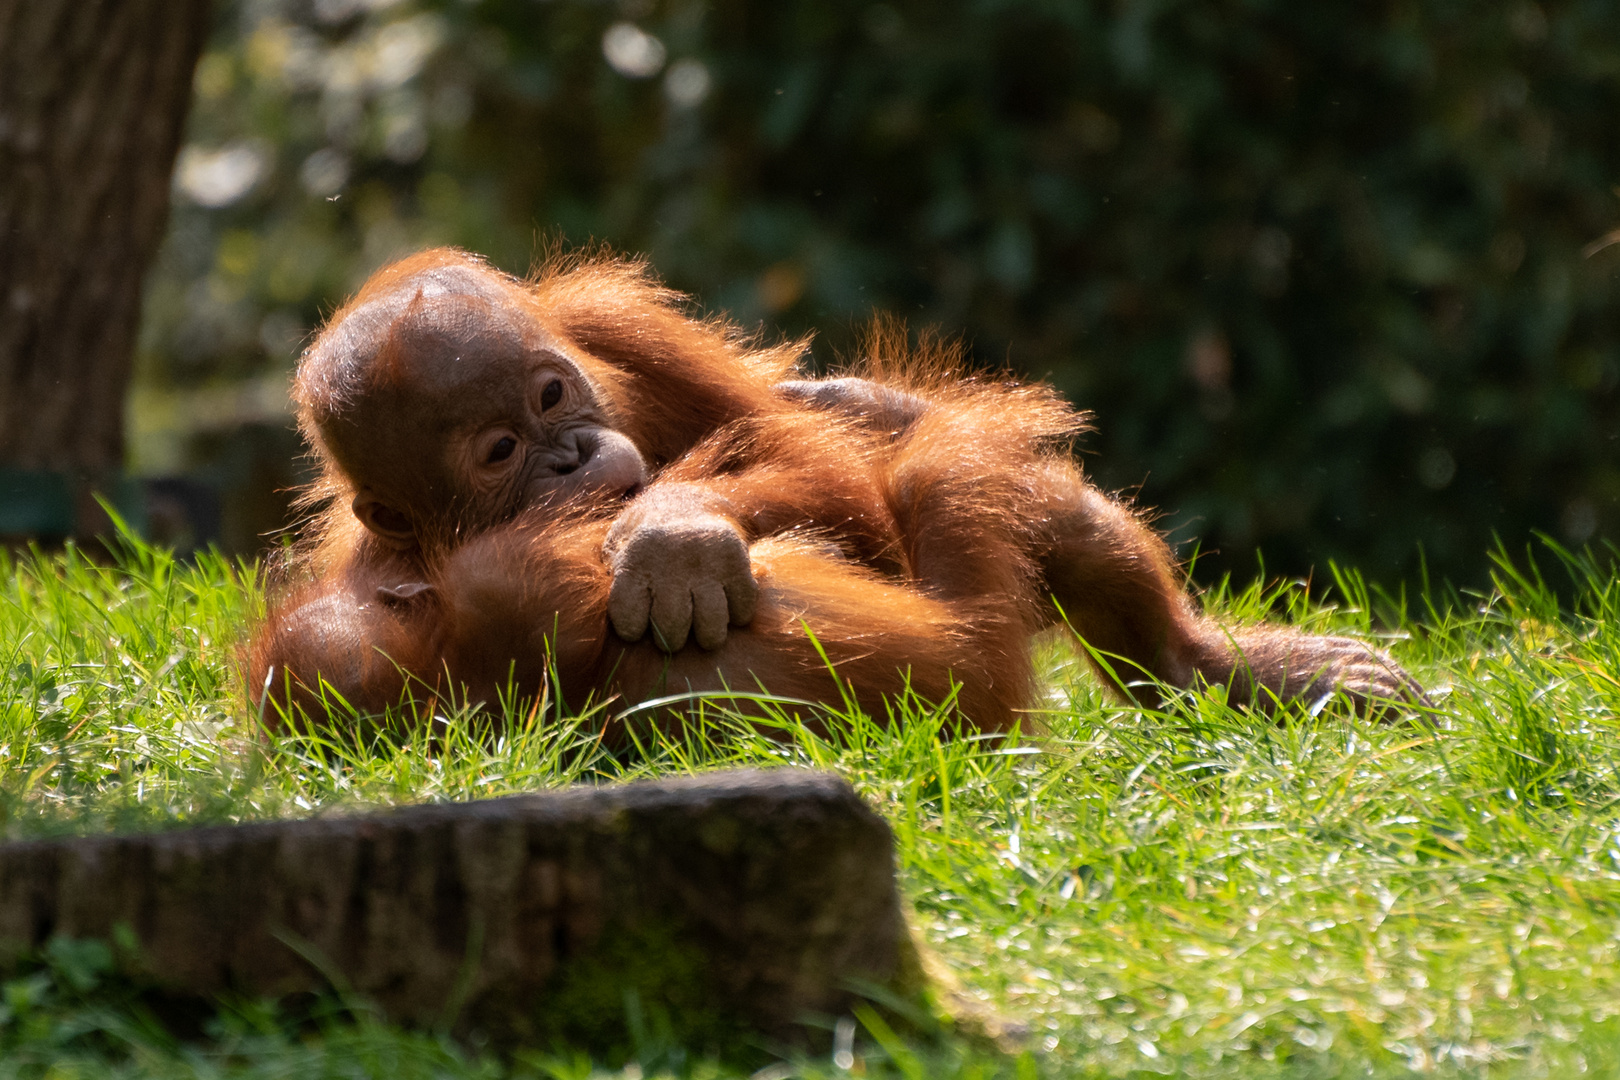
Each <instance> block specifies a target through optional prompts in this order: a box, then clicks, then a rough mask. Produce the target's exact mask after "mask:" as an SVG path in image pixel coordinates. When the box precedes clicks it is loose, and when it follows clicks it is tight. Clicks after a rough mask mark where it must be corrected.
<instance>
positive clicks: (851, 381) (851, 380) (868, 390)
mask: <svg viewBox="0 0 1620 1080" xmlns="http://www.w3.org/2000/svg"><path fill="white" fill-rule="evenodd" d="M776 390H777V392H778V393H779V394H781V395H782V396H783V397H785V398H790V399H792V400H794V401H798V402H802V403H803V404H805V405H808V406H810V407H811V408H813V409H820V410H822V411H823V412H836V413H842V414H843V415H844V416H845V417H846V418H848V419H852V420H859V421H861V422H862V423H864V424H865V425H866V426H868V427H871V428H873V429H876V430H878V431H902V430H904V429H905V428H907V427H909V426H910V425H911V424H912V423H914V422H915V421H916V420H917V418H918V417H920V416H921V415H922V414H923V412H924V411H925V410H927V408H928V403H927V402H926V401H924V400H923V399H922V398H920V397H918V396H917V395H916V394H910V393H907V392H906V391H904V390H896V389H895V388H894V387H892V386H884V385H883V384H882V383H875V382H873V381H872V380H870V379H861V378H857V377H855V376H844V377H843V378H838V379H793V380H790V381H788V382H782V383H777V384H776Z"/></svg>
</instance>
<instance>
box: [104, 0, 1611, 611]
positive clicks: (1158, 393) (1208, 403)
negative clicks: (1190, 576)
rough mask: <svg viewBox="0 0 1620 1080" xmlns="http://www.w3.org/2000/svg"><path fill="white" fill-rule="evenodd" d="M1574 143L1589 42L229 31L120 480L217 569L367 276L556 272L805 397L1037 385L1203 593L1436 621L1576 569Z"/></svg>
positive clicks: (670, 29) (1602, 188) (1583, 432)
mask: <svg viewBox="0 0 1620 1080" xmlns="http://www.w3.org/2000/svg"><path fill="white" fill-rule="evenodd" d="M1616 117H1620V17H1617V16H1616V14H1615V12H1614V9H1613V7H1612V5H1611V4H1610V3H1608V2H1607V0H1567V2H1562V3H1548V4H1544V5H1537V4H1534V3H1522V4H1512V3H1508V4H1494V5H1479V4H1469V3H1462V2H1460V0H1385V2H1365V0H1321V2H1316V3H1310V4H1301V3H1297V2H1282V0H1115V2H1106V0H938V2H929V3H922V2H916V3H880V4H868V3H854V2H843V0H772V2H770V3H765V2H761V0H754V2H749V0H713V2H710V3H699V2H695V0H694V2H687V0H663V2H629V0H627V2H623V3H603V2H591V0H228V2H225V3H223V4H222V6H221V8H220V14H219V22H218V28H217V32H216V34H215V37H214V40H213V42H212V45H211V47H210V49H209V50H208V52H207V54H206V55H205V57H204V59H203V61H202V63H201V65H200V67H199V70H198V73H197V80H196V101H195V105H194V111H193V115H192V118H191V122H190V129H189V136H188V145H187V147H186V149H185V151H184V152H183V153H182V157H181V161H180V163H179V166H178V168H177V171H176V190H177V202H176V209H175V213H174V218H173V221H172V224H171V231H170V236H169V238H168V240H167V243H166V245H165V248H164V251H163V253H162V255H161V257H160V263H159V266H158V267H157V269H156V271H155V272H154V274H153V276H152V278H151V279H150V285H149V292H148V299H147V307H146V317H145V322H144V331H143V340H142V347H141V356H140V361H139V372H140V374H139V381H138V386H137V390H136V393H135V394H134V396H133V399H132V405H131V420H132V427H133V443H132V445H133V457H134V461H133V466H134V468H135V469H136V470H137V471H141V472H146V473H148V474H154V473H173V472H188V471H189V472H193V473H195V472H202V473H205V474H208V475H212V476H215V477H217V478H218V479H219V482H220V483H221V484H223V485H225V486H227V487H230V488H231V489H232V490H233V491H236V492H238V493H241V492H248V493H249V494H248V495H246V496H243V495H240V494H238V496H236V497H235V498H236V502H235V503H232V505H233V506H236V507H237V509H236V510H235V511H233V512H234V513H235V517H234V518H233V519H232V520H234V521H236V522H237V532H236V533H235V534H232V535H234V536H236V537H237V539H236V541H235V542H236V543H237V544H238V546H240V545H243V544H247V543H251V542H252V534H253V532H255V531H259V530H260V529H262V528H264V527H269V525H273V524H275V523H276V522H277V521H278V520H279V515H280V514H281V513H282V504H281V503H280V502H279V501H278V497H276V496H274V495H271V494H270V492H271V491H272V489H273V488H274V487H275V486H276V485H277V484H281V483H285V482H290V480H291V479H292V478H294V477H295V476H296V470H295V467H294V466H293V465H292V464H291V462H292V456H293V454H294V453H295V451H296V442H295V440H293V438H292V436H291V435H290V433H289V432H288V430H287V426H288V425H287V419H286V416H285V392H284V387H285V380H286V373H287V372H288V371H289V370H290V368H291V365H292V364H293V362H294V359H295V357H296V353H297V350H298V349H299V347H300V344H301V342H302V341H303V340H304V339H305V337H306V335H307V334H308V332H309V331H310V329H311V328H312V327H314V326H316V325H318V324H319V321H320V319H321V317H322V315H323V314H324V313H327V312H329V311H330V310H331V309H332V308H333V307H335V306H336V304H337V303H339V302H340V301H341V300H342V298H343V297H344V295H345V294H346V293H347V292H349V291H350V290H352V289H353V288H354V287H355V286H356V285H357V284H358V283H359V282H360V281H361V280H363V278H364V277H365V275H366V274H367V273H369V272H370V271H371V270H372V269H374V268H375V267H377V266H378V265H379V264H381V263H382V262H384V261H385V260H387V259H389V258H390V257H393V256H395V255H398V254H401V253H403V252H405V251H407V250H410V249H412V248H415V247H418V246H421V245H424V244H428V243H454V244H460V245H463V246H466V247H469V248H472V249H474V250H477V251H481V252H484V253H486V254H488V255H489V256H490V257H491V258H492V259H493V260H494V261H495V262H496V263H497V264H499V265H501V266H503V267H505V268H508V269H511V270H515V271H523V270H525V269H527V268H528V266H529V265H530V264H531V262H532V261H533V259H534V258H535V257H536V256H537V254H538V253H540V252H541V251H542V250H543V249H544V248H545V247H546V245H547V244H555V243H559V242H561V243H567V244H580V243H584V242H588V241H591V240H600V241H605V242H607V243H609V244H611V245H613V246H614V247H616V248H619V249H622V250H627V251H638V252H646V253H648V254H649V255H650V256H651V257H652V259H653V260H654V262H655V264H656V266H657V267H658V269H659V271H660V272H661V273H662V274H663V275H664V276H665V277H666V278H668V279H669V280H670V281H671V282H672V283H673V284H675V285H677V286H678V287H680V288H682V289H685V290H688V291H690V292H691V293H693V294H694V295H695V296H696V297H697V298H698V299H699V300H700V301H701V303H702V304H703V305H704V306H705V307H707V308H709V309H711V310H725V311H727V312H729V313H730V314H731V315H732V316H733V317H735V318H737V319H739V320H741V321H742V322H744V323H746V324H748V325H759V326H761V327H763V328H764V329H765V330H766V331H767V332H768V333H778V332H781V333H797V332H800V331H803V330H806V329H811V328H814V329H815V330H816V331H817V332H818V333H819V335H820V336H819V338H818V343H817V346H816V357H815V358H816V361H817V362H818V363H823V364H825V363H829V362H832V361H833V360H835V359H836V358H837V357H839V356H841V355H843V356H847V355H848V354H849V353H850V351H851V350H852V349H853V348H854V347H855V342H856V341H857V339H858V336H859V330H860V328H861V326H862V325H863V323H864V321H865V320H866V319H867V318H868V317H869V315H870V313H871V312H873V311H874V310H878V309H881V310H887V311H892V312H895V313H897V314H899V315H902V316H904V317H905V318H907V319H908V320H910V321H911V323H912V324H913V325H914V326H918V327H921V326H938V327H940V328H943V329H945V330H946V331H948V332H951V333H960V334H962V335H964V336H965V337H966V338H967V340H968V341H969V342H970V343H971V346H972V352H973V356H974V357H975V360H976V362H978V363H980V364H983V365H986V366H988V367H1000V366H1003V365H1006V366H1010V367H1011V368H1013V369H1014V370H1016V371H1017V372H1019V373H1022V374H1025V375H1028V376H1032V377H1039V378H1048V379H1050V380H1052V381H1053V382H1054V383H1055V384H1056V385H1058V386H1059V387H1060V388H1061V389H1062V390H1064V391H1065V392H1066V393H1067V394H1069V395H1070V396H1071V397H1072V398H1073V399H1074V400H1075V401H1076V402H1078V403H1079V404H1081V405H1082V406H1083V407H1085V408H1088V409H1091V410H1094V411H1095V413H1096V414H1097V430H1096V432H1095V433H1094V434H1092V435H1091V436H1089V437H1088V438H1087V440H1086V442H1085V444H1084V448H1083V449H1084V450H1085V451H1086V453H1087V460H1088V462H1089V464H1090V467H1091V468H1092V470H1093V471H1094V474H1095V475H1096V477H1097V478H1098V480H1099V482H1101V483H1102V484H1103V485H1104V486H1105V487H1108V488H1110V489H1114V490H1126V491H1131V492H1136V493H1137V494H1138V496H1139V498H1140V499H1141V500H1142V502H1144V503H1145V504H1148V505H1154V506H1160V507H1164V508H1166V510H1167V511H1168V513H1167V514H1166V516H1165V517H1164V518H1162V519H1161V524H1162V525H1163V526H1164V527H1166V528H1169V529H1172V530H1173V535H1174V537H1175V539H1177V540H1178V541H1180V542H1183V543H1184V544H1187V545H1188V547H1187V548H1186V549H1184V550H1191V545H1192V544H1193V543H1196V544H1197V545H1199V547H1201V549H1202V552H1201V554H1200V556H1199V560H1198V576H1199V577H1201V578H1205V579H1206V580H1208V579H1210V578H1211V577H1213V576H1214V575H1216V574H1218V573H1220V572H1227V571H1230V572H1233V573H1237V574H1240V575H1248V574H1251V573H1253V572H1254V570H1255V567H1256V562H1255V560H1256V558H1257V555H1256V552H1257V551H1259V552H1262V553H1263V555H1264V561H1265V566H1266V568H1267V569H1268V571H1270V572H1273V573H1276V572H1281V573H1286V574H1302V573H1306V572H1309V571H1310V570H1311V569H1312V568H1313V567H1316V568H1322V567H1324V566H1325V564H1326V563H1327V561H1328V560H1330V559H1331V560H1342V561H1348V562H1352V563H1354V564H1356V565H1358V566H1360V567H1362V568H1363V569H1364V570H1365V571H1366V572H1367V573H1368V574H1369V575H1370V576H1371V577H1373V578H1374V579H1377V580H1382V581H1384V582H1385V583H1388V584H1392V583H1394V582H1396V581H1399V580H1404V579H1414V578H1415V577H1416V576H1417V575H1419V574H1420V573H1421V572H1422V571H1423V567H1424V565H1425V563H1426V566H1427V569H1428V571H1429V572H1431V573H1433V574H1435V575H1444V576H1446V577H1449V578H1450V579H1452V580H1454V581H1457V582H1461V583H1475V582H1479V581H1481V580H1483V578H1484V576H1485V573H1486V566H1487V564H1486V558H1485V555H1486V552H1487V550H1488V549H1489V548H1490V546H1491V545H1492V542H1493V540H1492V538H1493V535H1495V536H1500V537H1501V538H1502V539H1503V540H1505V541H1506V542H1507V543H1509V544H1510V545H1517V544H1519V543H1522V542H1523V541H1524V540H1525V539H1526V538H1527V537H1528V536H1529V535H1530V533H1531V532H1532V531H1533V530H1543V531H1546V532H1548V533H1550V534H1552V535H1553V536H1555V537H1557V538H1559V539H1561V540H1563V541H1565V542H1569V543H1574V544H1583V543H1588V542H1593V541H1597V540H1601V539H1603V538H1604V537H1615V536H1617V535H1620V335H1617V332H1616V331H1617V318H1620V306H1617V304H1616V303H1615V300H1616V299H1617V297H1616V292H1617V287H1616V281H1617V279H1616V270H1617V267H1620V247H1616V248H1612V249H1599V248H1598V245H1597V243H1594V242H1599V243H1600V242H1601V238H1602V237H1604V236H1605V235H1606V234H1607V233H1608V232H1609V231H1610V230H1611V229H1614V228H1615V227H1616V225H1617V224H1620V199H1617V197H1616V193H1615V191H1613V190H1611V185H1613V184H1614V183H1615V182H1617V181H1620V137H1617V131H1616V124H1615V118H1616ZM1594 249H1596V250H1594ZM244 500H245V503H244ZM244 506H245V508H243V507H244ZM267 522H268V525H267V524H266V523H267ZM244 537H245V539H242V538H244ZM229 539H230V537H228V540H229Z"/></svg>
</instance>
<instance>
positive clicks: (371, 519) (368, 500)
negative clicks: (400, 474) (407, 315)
mask: <svg viewBox="0 0 1620 1080" xmlns="http://www.w3.org/2000/svg"><path fill="white" fill-rule="evenodd" d="M353 509H354V516H355V517H357V518H359V519H360V524H362V525H364V526H365V527H366V528H367V529H369V530H370V531H371V532H372V533H374V534H376V536H377V537H378V539H380V540H382V541H383V542H384V543H386V544H388V545H389V546H390V547H393V548H396V549H398V550H400V551H404V550H406V549H407V548H411V547H415V546H416V529H415V527H413V526H412V525H411V519H410V518H408V517H406V516H405V514H403V513H401V512H400V511H398V510H395V509H394V508H393V507H392V506H389V505H388V504H387V503H385V502H382V501H381V500H379V499H378V498H377V497H376V496H374V495H366V494H360V495H356V496H355V497H354V503H353Z"/></svg>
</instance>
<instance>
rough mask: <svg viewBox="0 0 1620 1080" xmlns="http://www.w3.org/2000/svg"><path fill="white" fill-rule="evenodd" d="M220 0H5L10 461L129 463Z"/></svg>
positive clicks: (67, 467)
mask: <svg viewBox="0 0 1620 1080" xmlns="http://www.w3.org/2000/svg"><path fill="white" fill-rule="evenodd" d="M209 6H210V5H209V0H0V468H3V467H10V468H11V469H13V470H17V469H21V470H38V471H50V472H60V473H67V474H71V475H74V476H85V475H91V476H96V475H106V474H108V473H110V472H113V471H115V470H117V469H118V468H119V467H120V466H121V465H122V463H123V454H124V424H123V416H124V392H125V389H126V388H127V385H128V382H129V375H130V367H131V360H132V357H133V353H134V345H135V328H136V321H137V319H138V318H139V315H140V306H141V277H142V275H143V273H144V272H145V270H146V267H147V264H148V263H149V262H150V261H151V258H152V256H153V254H154V252H155V251H156V249H157V245H158V242H159V241H160V240H161V239H162V235H163V224H164V219H165V218H166V217H167V216H168V209H169V175H170V172H171V171H172V169H173V167H174V158H175V153H176V151H177V149H178V147H179V142H180V133H181V129H182V127H183V125H184V122H185V116H186V107H187V105H188V104H189V103H190V99H191V76H192V69H193V68H194V67H195V66H196V62H197V57H198V54H199V53H200V52H201V50H202V46H203V42H204V40H205V39H206V37H207V34H208V27H209Z"/></svg>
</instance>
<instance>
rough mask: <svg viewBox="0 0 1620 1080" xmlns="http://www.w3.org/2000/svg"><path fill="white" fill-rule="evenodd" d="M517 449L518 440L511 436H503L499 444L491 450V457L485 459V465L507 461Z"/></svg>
mask: <svg viewBox="0 0 1620 1080" xmlns="http://www.w3.org/2000/svg"><path fill="white" fill-rule="evenodd" d="M516 449H517V440H516V439H514V438H512V436H510V435H506V436H503V437H502V438H501V440H500V441H499V442H497V443H496V444H495V445H494V446H492V447H490V448H489V457H487V458H485V459H484V464H486V465H494V464H495V463H496V462H500V461H505V460H506V459H507V458H509V457H511V456H512V451H514V450H516Z"/></svg>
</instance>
